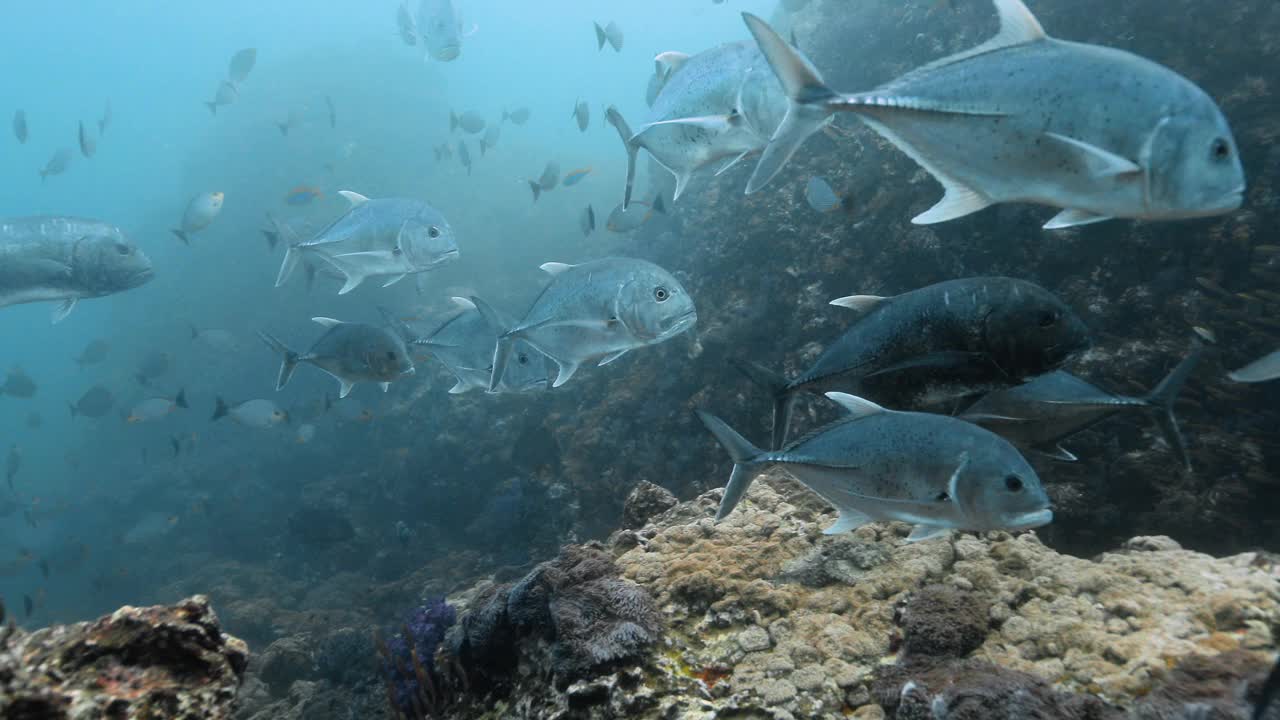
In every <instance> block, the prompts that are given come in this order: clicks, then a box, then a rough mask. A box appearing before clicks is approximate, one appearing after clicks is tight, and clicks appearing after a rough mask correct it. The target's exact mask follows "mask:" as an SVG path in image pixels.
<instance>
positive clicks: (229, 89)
mask: <svg viewBox="0 0 1280 720" xmlns="http://www.w3.org/2000/svg"><path fill="white" fill-rule="evenodd" d="M239 98H240V91H239V90H237V89H236V86H235V84H234V83H232V82H230V81H227V80H223V81H222V82H221V83H219V84H218V91H217V92H216V93H215V94H214V96H213V99H212V100H210V101H208V102H206V103H205V104H204V106H205V107H207V108H209V112H210V113H212V114H214V115H217V114H218V108H219V107H222V106H223V105H230V104H231V103H233V102H235V101H236V100H238V99H239Z"/></svg>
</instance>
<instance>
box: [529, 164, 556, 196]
mask: <svg viewBox="0 0 1280 720" xmlns="http://www.w3.org/2000/svg"><path fill="white" fill-rule="evenodd" d="M528 183H529V190H530V191H531V192H532V193H533V201H534V202H538V198H540V197H542V193H544V192H546V191H548V190H554V189H555V187H556V185H558V184H559V183H560V163H558V162H556V161H555V160H552V161H550V162H548V163H547V166H546V167H545V168H543V170H542V175H541V176H539V177H538V179H537V180H529V181H528Z"/></svg>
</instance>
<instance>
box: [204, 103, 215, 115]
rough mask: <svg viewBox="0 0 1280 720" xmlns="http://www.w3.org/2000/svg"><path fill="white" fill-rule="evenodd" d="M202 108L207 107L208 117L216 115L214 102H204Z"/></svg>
mask: <svg viewBox="0 0 1280 720" xmlns="http://www.w3.org/2000/svg"><path fill="white" fill-rule="evenodd" d="M204 106H205V107H207V108H209V114H210V115H217V114H218V103H216V102H206V103H205V104H204Z"/></svg>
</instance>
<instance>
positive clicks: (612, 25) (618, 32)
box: [594, 20, 622, 52]
mask: <svg viewBox="0 0 1280 720" xmlns="http://www.w3.org/2000/svg"><path fill="white" fill-rule="evenodd" d="M594 25H595V26H596V50H603V49H604V44H605V43H609V45H610V46H611V47H613V49H614V51H615V52H622V28H620V27H618V23H616V22H613V21H612V20H610V21H609V24H608V25H606V26H605V27H600V23H594Z"/></svg>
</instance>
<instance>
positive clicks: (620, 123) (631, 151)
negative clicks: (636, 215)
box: [604, 105, 640, 210]
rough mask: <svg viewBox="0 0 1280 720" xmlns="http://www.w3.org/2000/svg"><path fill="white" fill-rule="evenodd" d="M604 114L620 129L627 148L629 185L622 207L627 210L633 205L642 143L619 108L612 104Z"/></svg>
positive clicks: (624, 193)
mask: <svg viewBox="0 0 1280 720" xmlns="http://www.w3.org/2000/svg"><path fill="white" fill-rule="evenodd" d="M604 116H605V118H606V119H608V121H609V123H610V124H611V125H613V127H614V128H615V129H616V130H617V131H618V136H619V137H621V138H622V146H623V147H625V148H626V149H627V186H626V189H625V190H624V191H623V193H622V209H623V210H626V209H627V208H628V207H630V206H631V191H632V188H634V187H635V184H636V155H637V154H638V153H639V152H640V145H639V144H637V143H636V142H634V141H633V140H632V138H634V137H635V134H634V133H632V132H631V126H630V125H628V124H627V121H626V120H625V119H623V117H622V113H620V112H618V108H616V107H614V106H613V105H610V106H609V107H608V109H606V110H605V111H604Z"/></svg>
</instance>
